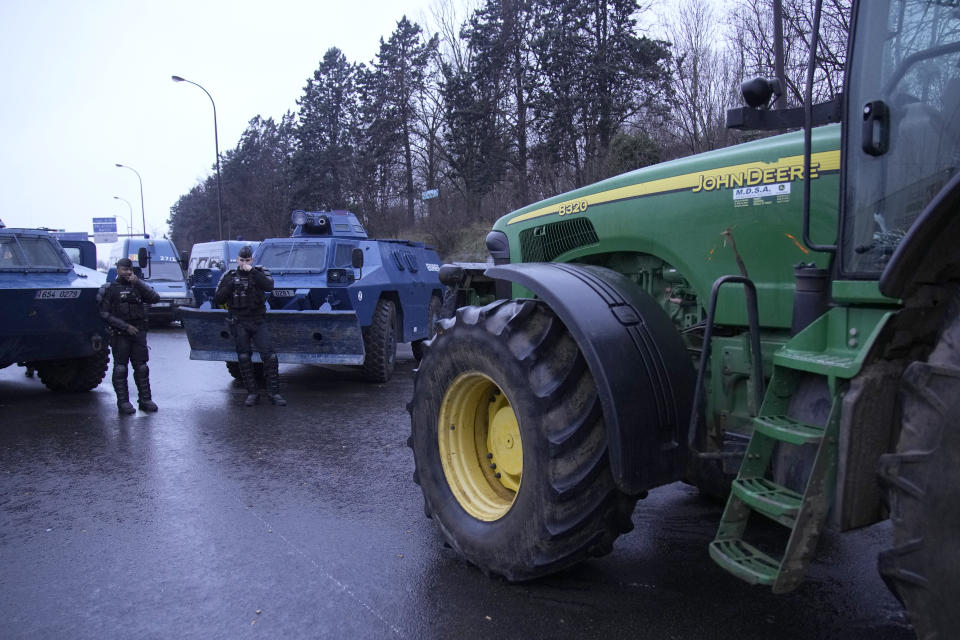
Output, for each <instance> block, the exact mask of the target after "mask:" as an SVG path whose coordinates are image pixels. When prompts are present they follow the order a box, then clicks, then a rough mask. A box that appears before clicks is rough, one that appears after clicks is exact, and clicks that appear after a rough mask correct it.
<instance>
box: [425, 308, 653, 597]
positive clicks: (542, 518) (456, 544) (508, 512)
mask: <svg viewBox="0 0 960 640" xmlns="http://www.w3.org/2000/svg"><path fill="white" fill-rule="evenodd" d="M428 346H429V349H428V350H427V352H426V354H425V355H424V358H423V361H422V362H421V363H420V367H419V369H418V371H417V374H416V378H415V382H414V397H413V401H412V402H411V403H410V405H409V410H410V416H411V436H410V440H409V444H410V446H411V447H412V449H413V455H414V461H415V465H416V470H415V472H414V480H415V481H416V482H417V483H418V484H419V485H420V488H421V490H422V491H423V496H424V504H425V510H426V513H427V515H428V516H430V517H432V518H433V520H434V521H435V522H436V523H437V524H438V525H439V527H440V530H441V532H442V533H443V535H444V537H445V538H446V539H447V541H448V542H449V544H450V545H451V546H452V547H453V548H454V549H455V550H456V551H458V552H459V553H460V554H461V555H463V556H464V557H465V558H466V559H467V560H468V561H469V562H471V563H473V564H475V565H476V566H478V567H479V568H480V569H481V570H483V571H484V572H485V573H495V574H498V575H502V576H504V577H506V578H507V579H508V580H511V581H518V580H528V579H532V578H536V577H538V576H542V575H546V574H548V573H552V572H555V571H558V570H560V569H563V568H564V567H567V566H570V565H572V564H574V563H576V562H578V561H580V560H582V559H584V558H587V557H589V556H599V555H604V554H606V553H608V552H609V551H610V550H611V549H612V546H613V541H614V540H615V539H616V538H617V537H618V536H619V535H620V534H621V533H624V532H626V531H629V530H630V529H632V527H633V525H632V523H631V521H630V516H631V514H632V513H633V508H634V506H635V504H636V501H637V497H636V496H629V495H626V494H624V493H622V492H621V491H620V490H618V489H617V488H616V486H615V485H614V482H613V476H612V474H611V471H610V466H609V455H608V451H607V435H606V428H605V425H604V421H603V414H602V412H601V409H600V401H599V398H598V396H597V389H596V384H595V382H594V380H593V377H592V375H591V374H590V371H589V369H588V367H587V365H586V361H585V360H584V357H583V355H582V354H581V352H580V350H579V348H578V347H577V344H576V342H575V341H574V339H573V337H572V336H571V335H570V332H569V331H568V330H567V328H566V327H565V326H564V325H563V323H562V322H561V321H560V320H559V319H558V318H557V317H556V316H555V315H554V313H553V312H552V310H551V309H550V308H549V307H548V306H547V305H545V304H544V303H542V302H539V301H535V300H511V301H504V300H500V301H497V302H493V303H491V304H489V305H487V306H485V307H482V308H481V307H463V308H461V309H458V310H457V312H456V316H455V317H454V318H449V319H444V320H441V321H440V328H439V330H438V333H437V335H436V337H435V338H434V339H433V340H432V341H431V342H430V343H428Z"/></svg>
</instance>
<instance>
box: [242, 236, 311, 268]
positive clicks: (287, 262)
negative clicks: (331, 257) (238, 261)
mask: <svg viewBox="0 0 960 640" xmlns="http://www.w3.org/2000/svg"><path fill="white" fill-rule="evenodd" d="M259 251H260V256H259V258H258V259H257V260H256V263H257V264H259V265H263V266H264V267H266V268H267V269H269V270H270V271H272V272H274V273H284V272H288V271H296V272H305V273H311V272H321V271H324V270H326V268H327V244H326V243H325V242H322V241H320V242H318V241H317V240H310V241H306V242H304V241H293V242H291V241H283V240H281V241H275V240H268V241H265V242H263V243H262V244H261V245H260V247H259Z"/></svg>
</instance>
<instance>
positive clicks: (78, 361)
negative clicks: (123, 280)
mask: <svg viewBox="0 0 960 640" xmlns="http://www.w3.org/2000/svg"><path fill="white" fill-rule="evenodd" d="M80 242H81V243H83V244H84V246H83V247H82V248H83V249H84V250H89V249H90V247H93V249H94V251H95V246H94V245H93V243H91V242H89V241H80ZM86 245H89V246H86ZM104 280H105V277H104V275H103V274H102V273H99V272H97V271H95V270H93V269H89V268H87V267H84V266H82V265H79V264H75V263H73V262H72V261H71V260H70V258H69V257H68V255H67V253H66V252H65V251H64V249H63V247H62V246H61V245H60V244H59V242H58V241H57V240H56V238H55V237H54V236H53V235H51V234H50V233H48V232H47V231H43V230H39V229H7V228H3V227H2V224H0V368H3V367H7V366H9V365H11V364H19V365H22V366H25V367H27V369H28V371H31V370H36V372H37V374H38V375H39V376H40V380H41V381H43V383H44V384H45V385H46V386H47V387H49V388H50V389H52V390H53V391H89V390H90V389H93V388H94V387H96V386H97V385H98V384H100V381H101V380H103V376H104V375H105V374H106V371H107V364H108V362H109V348H108V339H107V330H106V326H105V325H104V323H103V320H102V318H101V317H100V313H99V311H98V310H97V291H98V290H99V288H100V285H102V284H103V283H104Z"/></svg>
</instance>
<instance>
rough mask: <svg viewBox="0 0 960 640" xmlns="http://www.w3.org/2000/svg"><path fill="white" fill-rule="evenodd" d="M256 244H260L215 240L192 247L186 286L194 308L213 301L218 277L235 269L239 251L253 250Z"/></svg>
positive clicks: (255, 242)
mask: <svg viewBox="0 0 960 640" xmlns="http://www.w3.org/2000/svg"><path fill="white" fill-rule="evenodd" d="M258 244H260V243H259V242H257V241H254V242H247V241H245V240H215V241H212V242H198V243H197V244H195V245H193V248H192V249H191V250H190V260H189V262H187V284H188V285H189V286H190V291H191V292H192V293H193V300H194V302H195V303H196V306H198V307H199V306H200V305H201V304H203V303H204V302H207V301H208V300H213V294H214V293H216V291H217V283H218V282H220V276H222V275H223V274H224V273H226V272H227V271H229V270H230V269H236V268H237V254H238V253H239V252H240V249H241V248H243V247H246V246H249V247H251V248H253V249H255V248H256V247H257V245H258Z"/></svg>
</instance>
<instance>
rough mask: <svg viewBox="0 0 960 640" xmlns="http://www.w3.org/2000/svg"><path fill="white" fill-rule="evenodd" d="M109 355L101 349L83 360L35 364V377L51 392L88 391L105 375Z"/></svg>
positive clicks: (104, 349) (71, 359) (105, 349)
mask: <svg viewBox="0 0 960 640" xmlns="http://www.w3.org/2000/svg"><path fill="white" fill-rule="evenodd" d="M109 353H110V351H109V349H107V348H103V349H101V350H100V351H97V352H96V353H94V354H93V355H91V356H87V357H85V358H68V359H63V360H50V361H46V362H37V363H36V369H37V375H38V376H39V377H40V381H41V382H43V384H44V385H46V387H47V388H48V389H50V390H51V391H58V392H66V393H74V392H79V391H90V390H91V389H93V388H94V387H96V386H97V385H99V384H100V382H101V381H102V380H103V377H104V376H105V375H106V373H107V366H108V365H109V363H110V354H109Z"/></svg>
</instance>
